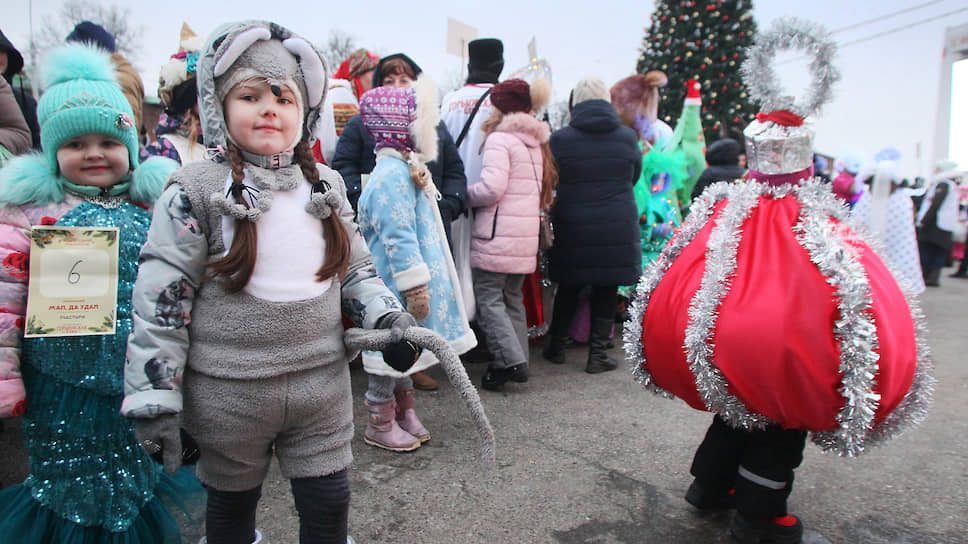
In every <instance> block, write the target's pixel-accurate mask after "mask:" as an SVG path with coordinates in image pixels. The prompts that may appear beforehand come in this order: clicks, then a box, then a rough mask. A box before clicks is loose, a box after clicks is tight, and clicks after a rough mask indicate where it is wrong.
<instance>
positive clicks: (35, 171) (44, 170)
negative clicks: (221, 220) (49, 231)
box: [0, 153, 178, 205]
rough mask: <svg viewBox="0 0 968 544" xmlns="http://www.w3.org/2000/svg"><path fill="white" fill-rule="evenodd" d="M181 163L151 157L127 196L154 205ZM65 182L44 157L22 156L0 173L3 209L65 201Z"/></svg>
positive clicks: (138, 171) (134, 178) (134, 174)
mask: <svg viewBox="0 0 968 544" xmlns="http://www.w3.org/2000/svg"><path fill="white" fill-rule="evenodd" d="M176 169H178V163H177V162H175V161H173V160H171V159H168V158H164V157H151V158H149V159H148V160H146V161H145V162H143V163H141V165H139V166H138V167H137V168H136V169H135V170H134V171H133V172H132V173H131V174H129V176H128V180H129V181H130V182H131V186H130V188H129V189H128V191H127V196H128V198H130V199H131V200H134V201H136V202H141V203H143V204H148V205H151V204H153V203H154V201H155V199H157V198H158V196H159V195H160V194H161V190H162V187H163V186H164V184H165V181H166V180H167V179H168V176H169V175H170V174H171V173H172V172H174V171H175V170H176ZM64 181H65V180H64V178H62V177H61V176H60V175H57V174H54V173H53V172H51V168H50V165H49V164H48V162H47V156H46V155H44V154H42V153H31V154H28V155H22V156H19V157H16V158H15V159H13V160H11V161H10V162H9V163H8V164H7V165H6V166H4V167H3V169H0V205H21V204H41V205H43V204H51V203H57V202H62V201H63V200H64V192H65V190H66V187H65V185H64Z"/></svg>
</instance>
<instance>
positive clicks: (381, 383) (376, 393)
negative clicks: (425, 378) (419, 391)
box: [365, 374, 413, 404]
mask: <svg viewBox="0 0 968 544" xmlns="http://www.w3.org/2000/svg"><path fill="white" fill-rule="evenodd" d="M412 387H413V380H412V379H410V376H404V377H403V378H394V377H392V376H377V375H376V374H369V384H368V385H367V388H366V396H365V398H366V400H367V401H368V402H369V403H370V404H383V403H386V402H390V400H391V399H392V398H393V392H394V391H396V390H397V389H410V388H412Z"/></svg>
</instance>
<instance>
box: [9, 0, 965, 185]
mask: <svg viewBox="0 0 968 544" xmlns="http://www.w3.org/2000/svg"><path fill="white" fill-rule="evenodd" d="M92 1H96V0H92ZM104 2H105V3H110V2H109V1H108V0H104ZM699 2H700V3H702V0H699ZM3 4H4V7H3V20H2V23H0V24H2V25H3V26H2V30H3V32H4V33H5V34H6V35H7V37H8V38H10V40H11V41H13V42H14V45H15V46H17V47H18V48H19V49H20V50H21V51H25V50H26V49H27V44H28V42H29V36H30V11H31V8H30V6H31V4H32V11H33V24H34V28H35V31H36V29H37V28H39V27H40V25H42V24H43V20H44V18H45V17H52V16H53V15H54V14H56V12H57V10H58V8H59V7H60V6H61V4H62V2H59V1H54V0H34V1H33V2H29V1H27V0H3ZM125 4H128V5H130V6H131V16H132V25H134V26H136V27H139V26H140V27H143V30H144V32H143V33H142V35H143V37H144V39H143V43H142V52H141V54H140V55H137V56H136V58H134V59H133V61H134V63H135V65H136V66H137V67H138V68H139V69H140V71H141V73H142V77H143V79H144V82H145V87H146V90H147V92H148V93H149V94H153V93H154V91H155V90H156V88H157V79H158V69H159V68H160V66H161V65H162V64H163V63H164V62H166V61H167V58H168V56H169V55H171V54H172V53H174V52H175V51H176V50H177V46H178V33H179V29H180V28H181V24H182V22H183V21H185V22H187V23H188V24H189V25H190V26H191V27H192V28H194V29H195V31H196V32H198V33H199V34H202V35H205V34H207V33H208V32H209V31H210V30H212V29H213V28H214V27H215V26H216V25H217V24H219V23H221V22H225V21H231V20H242V19H249V18H260V19H270V20H273V21H276V22H278V23H280V24H283V25H285V26H287V27H289V28H291V29H293V30H294V31H296V32H298V33H300V34H302V35H303V36H306V37H307V38H309V39H310V40H312V41H314V42H315V43H317V44H323V43H325V41H326V38H327V36H328V35H329V33H330V31H332V30H340V31H342V32H344V33H346V34H349V35H351V36H352V37H354V38H355V39H356V41H357V42H358V43H359V44H360V45H362V46H364V47H367V48H370V49H373V50H375V51H376V52H378V53H380V54H389V53H395V52H405V53H407V54H408V55H410V56H411V57H412V58H413V59H414V60H415V61H416V62H417V63H418V64H420V66H421V67H422V68H423V69H424V70H425V71H426V72H428V73H429V74H430V75H431V76H433V77H434V79H435V80H437V81H441V82H444V81H453V80H455V79H457V78H459V74H460V71H461V61H460V58H459V57H456V56H453V55H449V54H447V52H446V39H447V19H448V17H450V18H453V19H456V20H458V21H460V22H462V23H464V24H467V25H470V26H472V27H475V28H476V29H477V30H478V36H479V37H497V38H500V39H502V40H503V41H504V47H505V59H506V62H505V72H504V75H505V76H507V75H508V74H510V73H512V72H514V71H516V70H517V69H518V68H521V67H523V66H525V64H526V63H527V60H528V58H527V56H528V50H527V44H528V42H529V41H530V40H531V39H532V38H534V39H535V40H536V43H537V49H538V54H539V56H541V57H544V58H546V59H547V60H548V62H549V63H550V64H551V67H552V73H553V83H554V96H553V99H563V98H564V97H567V95H568V92H569V90H570V89H571V87H572V86H573V85H574V83H575V82H577V81H578V80H579V79H581V78H582V77H585V76H598V77H600V78H602V79H603V80H605V82H606V83H607V84H611V83H614V82H615V81H617V80H618V79H620V78H622V77H625V76H627V75H629V74H631V73H633V72H634V70H635V63H636V59H637V58H638V55H639V49H640V47H641V42H642V38H643V35H644V31H645V29H647V28H648V26H649V16H650V14H651V12H652V10H653V6H654V4H653V2H650V1H649V0H621V1H619V0H598V1H595V2H589V1H587V0H586V1H576V0H564V1H559V2H555V3H553V4H552V3H550V2H526V1H522V0H489V1H487V2H481V1H478V0H475V1H467V0H413V1H410V2H399V1H397V2H385V1H382V0H369V1H367V2H353V1H352V0H350V1H344V2H327V1H325V0H322V1H319V0H317V1H313V2H307V1H298V0H288V1H277V2H272V1H266V0H230V1H228V2H211V1H206V0H163V1H159V2H130V3H129V2H125ZM753 4H754V12H753V14H754V17H755V18H756V21H757V24H758V25H759V26H760V28H761V29H765V28H767V27H768V26H769V24H770V22H771V21H772V20H774V19H776V18H777V17H781V16H786V15H794V16H798V17H803V18H806V19H811V20H813V21H816V22H818V23H820V24H823V25H825V26H826V27H827V28H828V29H830V30H831V31H835V33H834V38H835V39H836V40H837V41H838V43H840V44H842V47H841V49H840V51H839V53H838V57H837V61H836V64H837V65H838V67H839V68H840V70H841V71H842V72H843V80H842V81H841V83H840V84H839V85H838V86H837V87H836V88H835V99H834V101H833V102H832V103H831V104H829V105H828V106H827V107H825V109H824V111H823V117H821V118H820V119H819V120H817V122H816V128H817V139H816V147H817V150H818V151H820V152H822V153H825V154H829V155H838V154H841V153H843V152H844V151H846V150H855V151H857V152H861V153H868V154H872V153H874V152H875V151H877V150H878V149H881V148H883V147H885V146H895V147H897V148H899V149H900V150H901V151H902V152H903V154H904V163H905V170H906V172H907V173H908V174H909V175H917V174H925V173H928V172H929V171H930V170H931V165H932V164H933V162H934V157H935V156H936V155H946V154H947V153H946V152H945V151H941V152H940V153H936V152H935V149H934V142H933V140H934V129H935V119H936V115H937V111H938V94H939V90H938V87H939V79H940V75H941V57H942V49H943V43H942V41H943V36H944V31H945V28H946V27H954V26H959V25H964V24H968V0H933V1H924V0H812V1H810V2H790V1H789V0H756V1H754V2H753ZM549 5H553V6H554V8H551V9H549V8H548V6H549ZM328 6H338V8H335V9H334V10H332V11H330V10H328V9H327V7H328ZM355 6H358V7H355ZM354 7H355V9H354ZM287 8H288V9H287ZM902 11H906V13H901V14H899V15H895V16H890V15H891V14H895V13H897V12H902ZM931 19H933V20H931ZM871 20H875V21H873V22H869V21H871ZM926 20H928V21H926ZM921 21H926V22H921ZM859 23H865V24H859ZM854 25H858V26H856V27H854ZM847 27H852V28H847ZM841 29H843V30H841ZM838 30H840V31H839V32H838ZM868 38H870V39H868ZM855 41H856V42H857V43H851V42H855ZM793 57H795V55H783V54H781V55H779V56H778V61H780V62H784V64H781V65H779V67H778V70H779V73H780V76H781V78H782V79H783V81H784V83H785V84H786V86H787V87H788V89H790V92H791V93H793V94H797V93H796V90H797V89H799V88H801V87H802V86H803V85H805V84H806V82H807V81H808V79H807V78H808V75H807V74H806V73H805V68H802V67H801V65H800V64H799V63H797V62H789V61H790V60H791V59H792V58H793ZM957 72H958V73H959V74H960V75H961V79H960V82H956V83H955V84H956V85H957V86H958V87H957V88H959V89H961V93H960V94H961V95H962V96H968V62H966V63H963V65H959V66H958V70H957ZM964 100H966V101H968V98H965V99H964ZM954 109H955V111H956V112H957V113H956V115H959V119H955V120H954V123H953V124H955V125H959V124H960V125H961V126H962V127H964V128H963V129H962V132H961V133H960V134H956V135H954V138H953V139H954V142H955V145H956V146H957V148H958V149H959V150H960V152H959V153H958V154H957V156H956V157H954V158H956V159H957V160H959V161H960V162H961V164H962V167H965V168H968V104H960V105H956V107H955V108H954ZM677 114H678V112H674V113H673V115H677ZM959 121H960V122H959ZM919 148H920V150H921V152H920V158H919V157H918V156H917V150H918V149H919Z"/></svg>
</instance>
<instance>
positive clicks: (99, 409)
mask: <svg viewBox="0 0 968 544" xmlns="http://www.w3.org/2000/svg"><path fill="white" fill-rule="evenodd" d="M45 68H46V71H45V75H46V82H45V83H46V87H47V90H46V92H45V94H44V95H43V97H42V98H41V100H40V103H39V105H38V109H37V114H38V117H39V120H40V123H41V126H42V130H43V134H42V146H43V150H44V151H43V152H42V153H36V154H33V155H28V156H24V157H18V158H16V159H14V160H13V161H11V162H10V163H9V164H8V165H7V166H5V167H4V168H3V169H2V170H0V260H2V263H3V266H2V267H0V417H11V416H17V415H23V430H24V437H25V441H26V449H27V453H28V455H29V458H30V475H29V476H28V477H27V479H26V481H24V482H23V483H22V484H18V485H15V486H12V487H9V488H7V489H4V490H3V491H0V535H2V536H0V538H3V539H4V540H6V539H8V538H15V540H16V542H18V543H35V542H36V543H48V542H57V543H71V542H79V543H84V544H89V543H102V542H103V543H112V544H115V543H131V544H136V543H147V542H151V543H156V542H159V543H162V542H163V543H169V542H180V537H179V534H178V527H177V525H176V523H175V521H174V519H173V518H172V517H171V515H170V514H169V513H168V511H167V509H166V508H165V506H164V505H163V504H162V502H161V499H160V498H159V496H158V493H159V491H160V490H161V488H162V487H165V488H166V489H169V488H170V489H172V490H173V489H174V488H173V487H172V486H173V480H171V479H170V478H168V477H166V476H165V475H164V474H163V473H161V471H160V470H159V467H160V465H158V464H156V463H154V462H153V461H152V460H151V458H150V457H149V455H148V453H147V452H146V451H144V449H143V448H142V446H141V445H140V444H139V443H138V441H137V440H136V438H135V434H134V426H133V424H132V423H131V422H130V421H129V420H128V419H126V418H124V417H122V416H121V412H120V408H121V399H122V394H123V385H122V376H123V365H124V358H125V351H126V347H127V340H128V334H129V333H130V331H131V290H132V287H133V285H134V280H135V277H136V275H137V270H138V254H139V252H140V250H141V246H142V244H143V243H144V241H145V237H146V236H147V232H148V224H149V221H150V215H149V213H148V212H147V211H146V208H147V207H148V206H150V204H151V203H152V202H153V201H154V200H155V198H156V197H157V196H158V195H159V194H160V192H161V187H162V184H163V183H164V181H165V179H166V178H167V176H168V174H169V173H170V172H172V171H173V170H174V169H175V168H176V167H177V164H176V163H174V161H170V160H168V159H162V158H153V159H149V160H148V161H146V162H145V163H144V164H142V165H141V166H140V167H139V166H138V143H137V142H138V140H137V133H136V130H135V128H134V127H135V124H134V122H133V119H132V116H131V108H130V106H129V104H128V102H127V101H126V100H125V98H124V95H123V94H121V89H120V87H119V86H118V84H117V82H116V81H115V79H114V70H113V68H112V66H111V63H110V59H109V58H108V57H107V56H106V55H102V54H101V53H98V52H96V51H95V50H93V49H90V48H88V47H86V46H82V45H70V46H66V47H63V48H61V49H58V50H55V51H54V52H52V53H51V55H50V57H49V58H48V60H47V63H46V66H45ZM36 225H62V226H65V227H84V226H97V227H118V228H119V237H118V244H119V266H118V296H117V304H118V306H117V308H116V330H115V334H113V335H94V336H67V337H43V338H28V339H24V338H23V328H24V314H25V310H26V298H27V282H28V280H29V278H28V273H29V272H28V270H29V266H28V264H27V263H28V260H29V258H30V245H31V237H30V232H31V227H33V226H36ZM181 476H182V477H183V478H184V477H191V476H190V475H187V474H182V475H181Z"/></svg>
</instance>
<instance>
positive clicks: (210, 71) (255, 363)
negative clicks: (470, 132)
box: [122, 21, 416, 544]
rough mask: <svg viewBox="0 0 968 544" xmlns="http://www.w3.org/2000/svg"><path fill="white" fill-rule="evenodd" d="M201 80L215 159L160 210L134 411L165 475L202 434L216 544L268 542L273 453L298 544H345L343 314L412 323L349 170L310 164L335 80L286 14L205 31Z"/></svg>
mask: <svg viewBox="0 0 968 544" xmlns="http://www.w3.org/2000/svg"><path fill="white" fill-rule="evenodd" d="M197 78H198V90H199V113H200V114H201V119H202V127H203V134H204V137H205V143H206V145H207V147H209V148H213V149H215V150H217V151H218V154H217V157H216V160H215V161H206V162H199V163H192V164H189V165H187V166H184V167H182V168H181V169H180V170H178V171H177V172H176V173H175V174H173V175H172V176H171V178H170V179H169V181H168V185H167V188H166V189H165V192H164V193H163V194H162V196H161V198H160V200H159V202H160V204H159V205H158V206H156V208H155V217H154V222H153V226H152V229H151V231H150V232H149V234H148V241H147V243H146V245H145V248H144V250H143V252H142V254H141V258H142V268H141V273H140V274H139V277H138V282H137V283H136V285H135V294H134V313H135V326H134V333H133V335H132V338H131V342H130V345H129V350H128V362H127V364H126V367H125V391H126V397H125V400H124V405H123V407H122V411H123V413H124V414H125V415H127V416H129V417H132V418H136V425H137V429H138V431H139V434H140V436H141V437H142V438H143V439H144V440H145V441H146V444H147V445H157V444H160V445H161V447H162V450H161V451H162V454H163V455H164V458H165V464H166V467H168V468H174V466H175V465H177V463H178V460H179V459H178V457H177V456H173V455H169V454H168V453H166V452H170V451H178V439H179V434H178V426H179V421H181V423H183V424H184V426H185V427H186V429H187V430H188V431H189V433H191V434H192V435H193V436H195V437H197V439H198V446H199V450H200V452H201V456H200V459H199V464H198V475H199V478H200V479H201V480H202V481H203V482H204V483H205V484H206V485H207V487H208V507H207V515H206V534H207V539H208V543H209V544H220V543H232V544H248V543H249V542H253V541H256V542H258V541H259V540H260V539H261V536H260V534H259V533H258V532H257V531H256V530H255V512H256V506H257V503H258V500H259V497H260V494H261V484H262V481H263V479H264V478H265V475H266V471H267V470H268V467H269V461H270V457H271V456H272V454H273V453H275V455H276V458H277V459H278V461H279V466H280V468H281V470H282V474H283V475H284V476H285V477H286V478H289V479H290V481H291V483H292V492H293V496H294V498H295V504H296V509H297V511H298V512H299V518H300V528H299V533H300V537H299V538H300V542H302V543H303V544H309V543H322V542H325V543H339V544H343V543H345V542H346V541H347V535H346V532H347V515H348V509H349V499H350V495H349V480H348V478H347V473H346V469H347V466H348V465H349V464H350V462H351V460H352V454H351V451H350V442H351V440H352V438H353V413H352V398H351V391H350V377H349V367H348V356H349V355H352V354H348V353H347V351H346V349H345V347H344V344H343V327H342V323H341V309H342V312H343V313H345V314H346V315H347V316H349V317H350V318H351V319H352V320H353V321H354V323H355V324H357V325H359V326H363V327H365V328H389V329H392V330H393V331H394V332H395V333H398V336H397V338H398V339H399V338H400V336H399V335H402V332H403V330H405V329H406V328H407V327H408V326H409V325H411V324H413V323H414V319H413V318H412V317H411V316H410V314H408V313H406V312H404V311H403V308H402V307H401V306H400V303H399V302H398V301H397V299H396V297H394V296H393V293H391V292H390V291H389V290H388V289H387V288H386V287H385V286H384V285H383V282H382V281H380V278H379V277H378V276H377V274H376V271H375V270H374V268H373V264H372V262H371V260H370V254H369V251H368V250H367V247H366V243H365V242H364V240H363V237H362V236H360V233H359V231H358V229H357V227H356V225H355V224H354V223H353V222H352V216H353V211H352V209H351V208H350V205H349V203H348V202H347V200H346V195H345V189H344V187H343V183H342V180H341V179H340V177H339V175H338V174H336V173H335V172H333V171H332V170H330V169H329V168H326V167H324V166H321V165H317V164H316V162H315V160H313V157H312V152H311V151H310V146H311V144H312V139H313V135H314V134H316V123H317V120H318V118H319V111H320V107H321V105H322V104H323V100H324V95H325V89H326V68H325V65H324V63H323V59H322V57H321V56H320V55H319V53H318V52H317V51H316V49H315V48H313V47H312V46H311V45H310V44H309V42H307V41H306V40H304V39H303V38H301V37H299V36H297V35H295V34H293V33H292V32H291V31H289V30H288V29H286V28H283V27H281V26H279V25H276V24H274V23H269V22H260V21H250V22H243V23H233V24H228V25H224V26H222V27H220V28H219V29H217V30H216V31H215V32H214V33H213V34H212V35H211V36H210V37H209V38H208V40H207V41H206V45H205V47H204V48H203V50H202V53H201V56H200V57H199V61H198V70H197ZM398 343H399V342H398ZM407 346H409V344H407V345H404V346H403V348H404V349H403V350H395V351H394V353H398V352H400V351H404V352H407V351H408V347H407ZM415 354H416V352H415V351H414V350H409V351H408V353H404V354H403V356H402V357H401V360H402V361H404V364H402V365H400V367H401V368H402V369H403V370H405V369H406V368H407V367H408V365H409V364H412V363H413V361H414V359H415ZM407 360H409V362H407ZM394 361H395V359H394V360H393V361H388V362H389V363H390V364H391V365H392V364H395V362H394Z"/></svg>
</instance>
